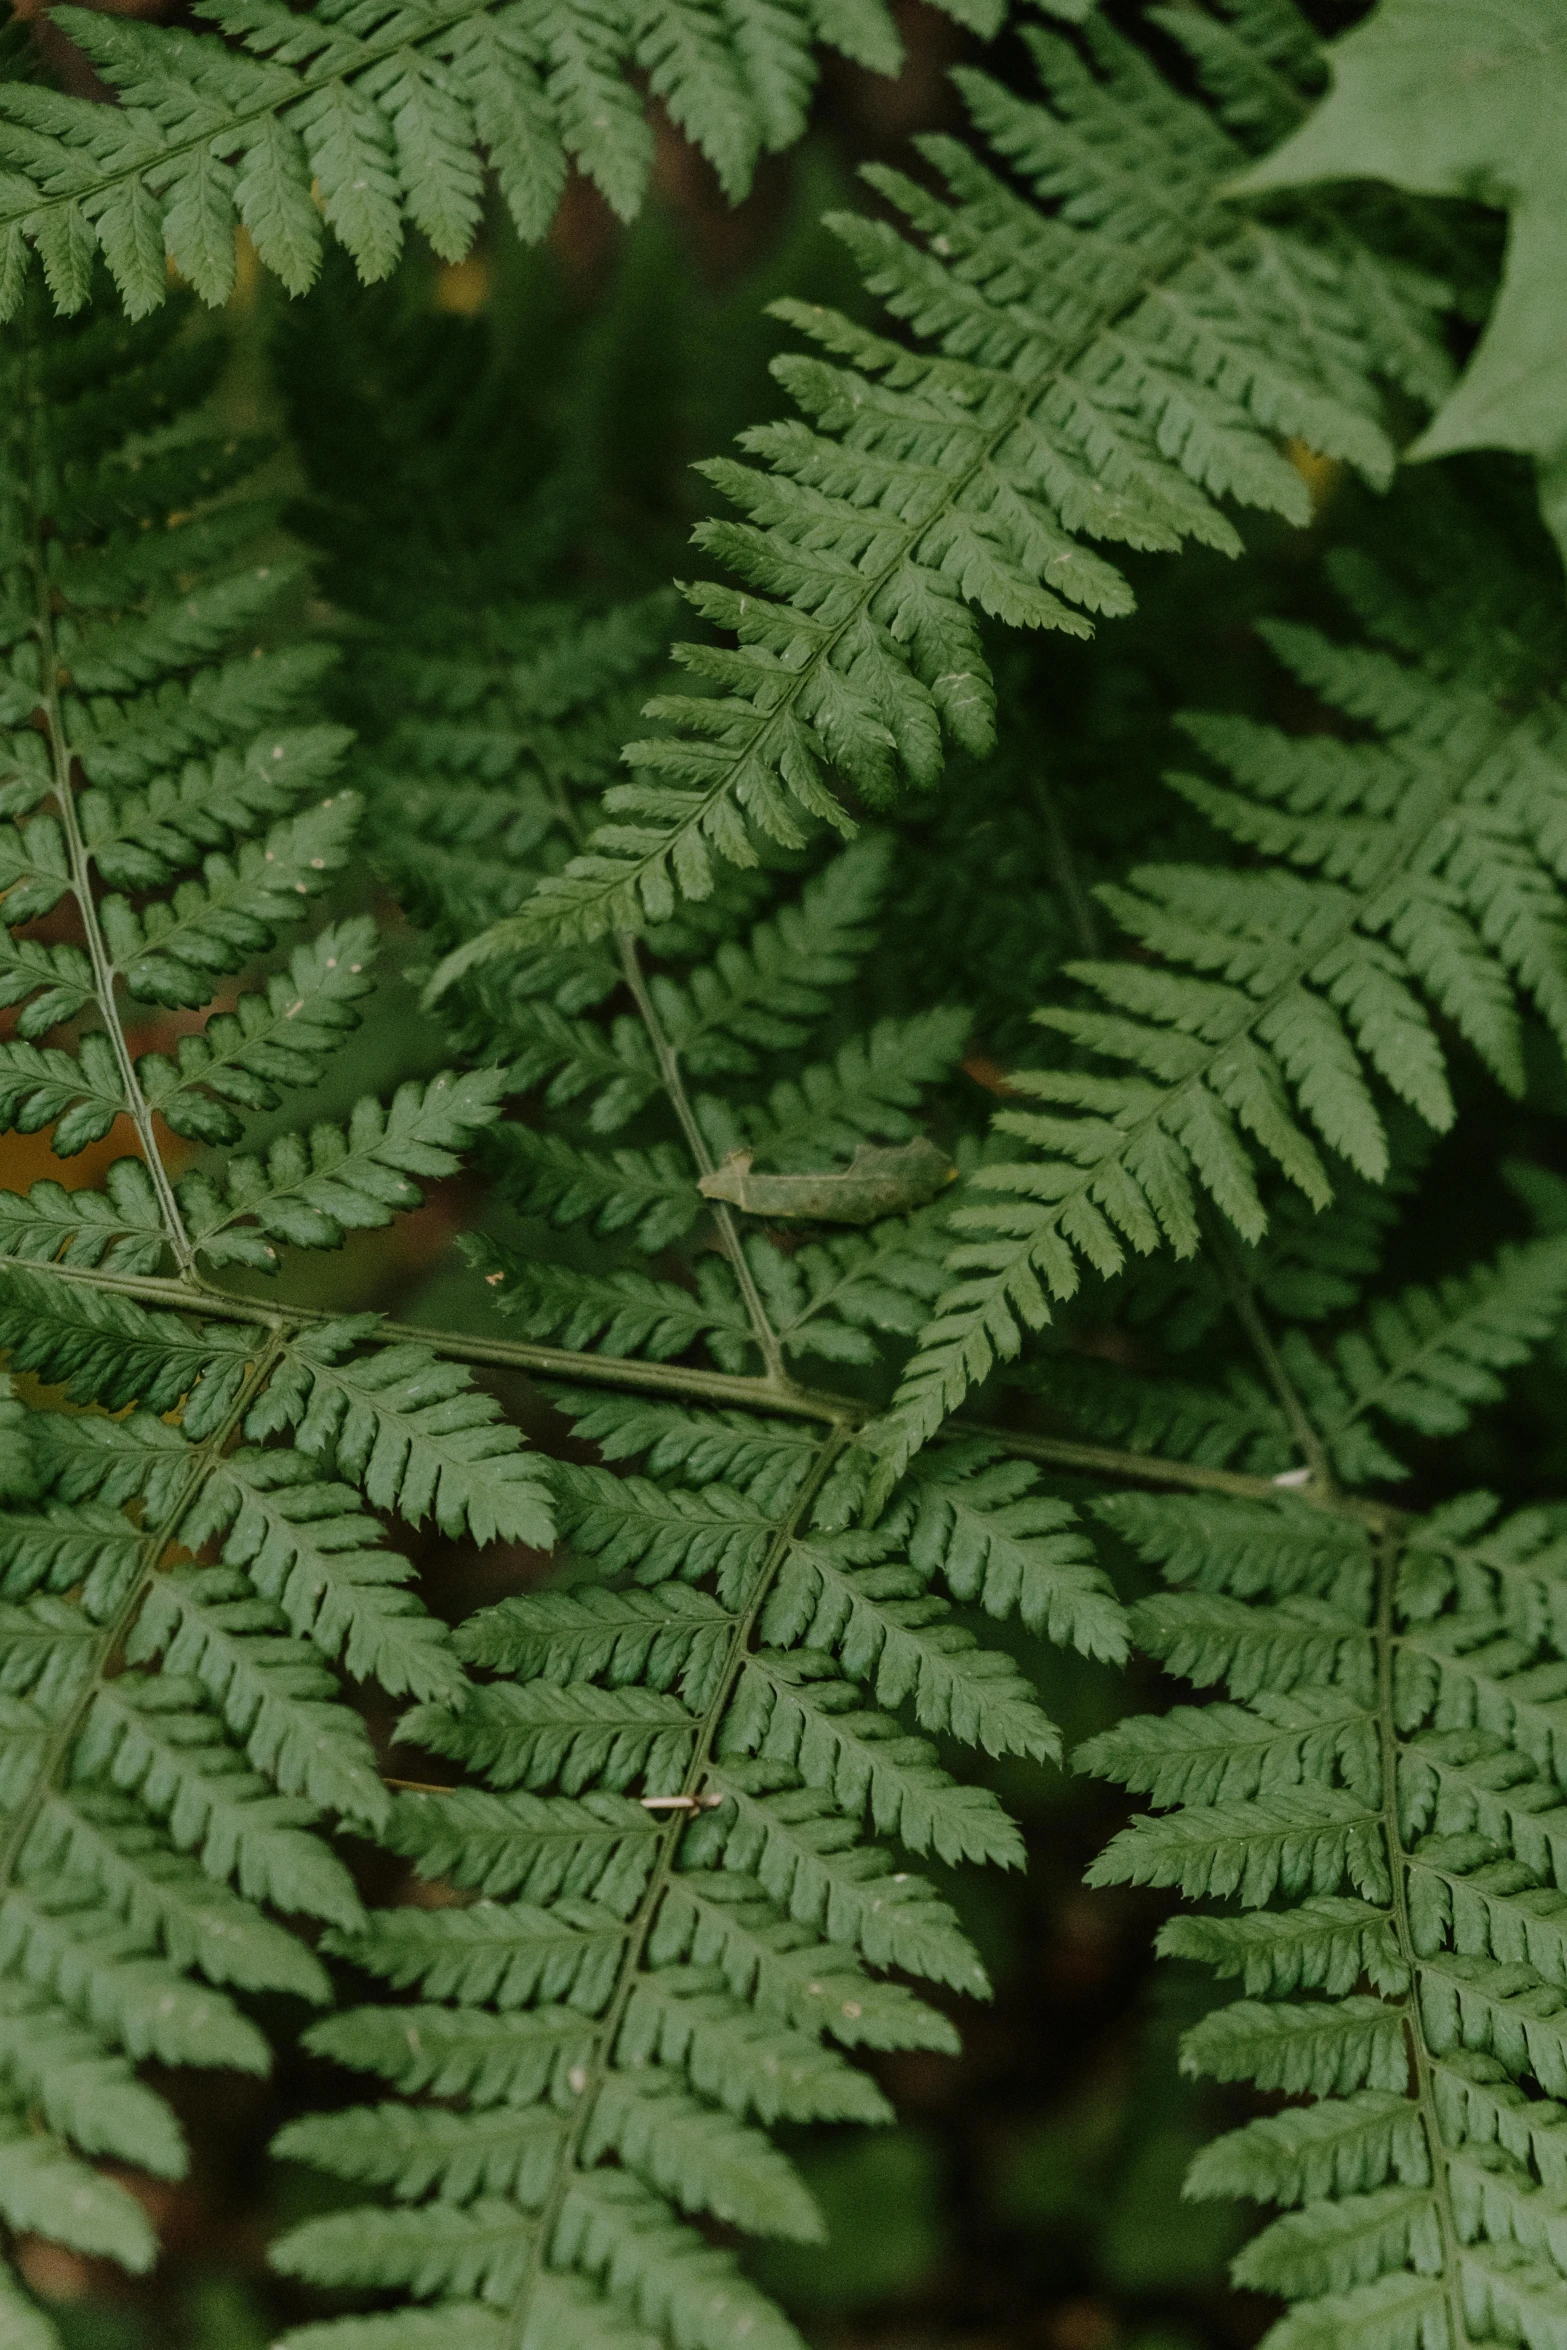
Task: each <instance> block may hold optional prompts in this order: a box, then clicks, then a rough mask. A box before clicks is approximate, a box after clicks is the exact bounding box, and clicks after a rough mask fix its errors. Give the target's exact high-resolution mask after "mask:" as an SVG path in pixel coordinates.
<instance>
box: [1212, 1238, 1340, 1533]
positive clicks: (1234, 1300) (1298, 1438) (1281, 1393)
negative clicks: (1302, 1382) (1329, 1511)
mask: <svg viewBox="0 0 1567 2350" xmlns="http://www.w3.org/2000/svg"><path fill="white" fill-rule="evenodd" d="M1203 1223H1204V1225H1205V1226H1206V1228H1207V1234H1208V1246H1209V1248H1210V1249H1211V1250H1212V1251H1213V1261H1214V1265H1215V1268H1216V1269H1217V1272H1218V1275H1219V1286H1220V1287H1221V1288H1222V1290H1223V1291H1224V1294H1225V1297H1226V1298H1227V1299H1228V1301H1229V1305H1230V1310H1231V1312H1232V1313H1233V1314H1234V1316H1235V1319H1236V1321H1237V1322H1238V1323H1239V1324H1240V1326H1241V1328H1242V1330H1243V1331H1244V1332H1245V1334H1246V1339H1247V1343H1248V1344H1249V1346H1250V1347H1251V1351H1252V1353H1253V1354H1254V1355H1255V1356H1256V1358H1257V1362H1258V1364H1259V1366H1260V1368H1261V1370H1262V1374H1263V1377H1264V1378H1265V1379H1266V1380H1267V1382H1268V1385H1269V1386H1270V1387H1271V1388H1272V1390H1273V1393H1274V1397H1275V1399H1276V1401H1277V1403H1278V1406H1279V1409H1280V1410H1281V1411H1282V1412H1283V1414H1284V1417H1285V1419H1286V1420H1287V1421H1288V1422H1289V1428H1290V1434H1291V1435H1292V1436H1293V1437H1294V1439H1295V1443H1296V1445H1297V1447H1298V1449H1299V1452H1300V1457H1301V1459H1302V1460H1303V1461H1304V1462H1305V1464H1306V1467H1307V1469H1308V1470H1309V1471H1310V1473H1311V1482H1312V1484H1313V1485H1314V1486H1315V1487H1316V1488H1317V1490H1318V1491H1319V1492H1321V1493H1323V1494H1326V1495H1328V1496H1330V1497H1331V1496H1334V1495H1336V1494H1337V1492H1338V1481H1337V1479H1336V1478H1335V1477H1334V1474H1333V1463H1332V1461H1331V1460H1330V1458H1329V1457H1328V1449H1327V1446H1326V1445H1325V1444H1324V1443H1323V1441H1322V1438H1321V1436H1320V1435H1319V1434H1318V1432H1317V1427H1316V1423H1315V1422H1314V1421H1313V1419H1312V1417H1311V1414H1310V1413H1309V1412H1308V1411H1307V1409H1306V1405H1305V1401H1304V1398H1303V1397H1302V1395H1301V1392H1300V1390H1299V1388H1298V1387H1297V1386H1296V1385H1295V1382H1294V1380H1293V1379H1292V1378H1291V1377H1290V1375H1289V1372H1288V1371H1287V1370H1286V1368H1285V1365H1284V1358H1283V1356H1282V1355H1281V1354H1280V1353H1279V1350H1278V1348H1277V1346H1276V1345H1275V1344H1274V1340H1273V1333H1272V1331H1271V1330H1270V1329H1269V1328H1268V1325H1267V1323H1266V1322H1265V1321H1264V1320H1263V1318H1262V1309H1261V1307H1260V1306H1259V1305H1258V1303H1257V1292H1256V1290H1255V1288H1254V1287H1253V1286H1252V1282H1251V1278H1250V1276H1249V1274H1248V1273H1247V1271H1246V1268H1245V1266H1244V1265H1243V1264H1242V1262H1241V1260H1240V1257H1239V1256H1238V1254H1237V1253H1236V1249H1235V1246H1234V1243H1233V1242H1232V1240H1231V1238H1230V1235H1229V1233H1228V1232H1227V1231H1226V1230H1225V1229H1224V1227H1223V1226H1222V1225H1221V1224H1220V1222H1219V1219H1218V1217H1217V1216H1216V1215H1214V1214H1211V1213H1205V1214H1204V1216H1203Z"/></svg>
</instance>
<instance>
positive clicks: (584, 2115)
mask: <svg viewBox="0 0 1567 2350" xmlns="http://www.w3.org/2000/svg"><path fill="white" fill-rule="evenodd" d="M850 1435H851V1424H850V1423H849V1422H848V1421H846V1420H839V1421H836V1422H835V1423H834V1424H833V1426H832V1427H830V1428H829V1429H828V1430H827V1432H826V1434H825V1435H824V1437H823V1439H822V1442H821V1444H820V1445H819V1446H818V1448H817V1452H816V1457H815V1459H814V1460H813V1461H812V1463H811V1467H810V1472H809V1474H808V1475H807V1477H806V1478H805V1480H804V1482H803V1483H802V1485H801V1487H800V1490H799V1492H798V1493H797V1494H796V1495H795V1498H794V1501H793V1504H792V1505H791V1507H790V1510H789V1513H788V1516H787V1517H786V1518H785V1519H784V1520H783V1522H782V1523H781V1524H780V1526H779V1527H778V1530H777V1532H776V1533H775V1535H774V1536H773V1540H772V1543H771V1546H770V1548H769V1550H768V1553H767V1557H766V1558H765V1560H764V1561H763V1563H762V1566H761V1568H760V1569H759V1571H758V1573H757V1578H756V1584H755V1588H754V1589H753V1591H752V1593H751V1596H750V1598H749V1600H748V1601H747V1602H746V1605H745V1609H744V1611H743V1613H742V1614H741V1615H740V1616H739V1617H738V1618H737V1620H736V1622H735V1624H734V1627H733V1630H732V1631H731V1633H730V1638H729V1662H728V1664H727V1666H726V1667H725V1670H724V1674H723V1677H722V1679H721V1681H720V1682H719V1685H718V1687H717V1689H716V1690H715V1691H714V1693H713V1696H712V1699H711V1701H710V1702H709V1705H708V1708H707V1711H706V1713H705V1714H704V1715H703V1717H702V1719H701V1722H700V1724H699V1725H698V1728H697V1732H696V1736H695V1737H694V1738H693V1740H692V1743H691V1759H690V1762H689V1763H688V1764H687V1766H686V1775H685V1781H684V1784H683V1785H682V1787H681V1789H680V1794H681V1795H682V1796H684V1797H686V1798H688V1799H690V1800H689V1801H688V1802H687V1803H684V1804H682V1805H681V1807H680V1808H679V1809H678V1810H675V1811H672V1812H671V1814H670V1818H669V1824H668V1826H667V1827H666V1828H665V1829H664V1831H663V1833H662V1836H661V1839H660V1843H659V1851H658V1858H657V1859H656V1861H655V1862H654V1864H653V1868H652V1871H651V1873H650V1875H649V1877H648V1882H647V1886H646V1888H645V1890H644V1892H643V1895H642V1899H641V1902H640V1903H639V1905H638V1907H637V1910H636V1913H635V1915H634V1918H633V1922H632V1925H631V1930H630V1932H629V1934H628V1936H627V1939H626V1948H625V1953H624V1955H623V1957H622V1959H621V1964H620V1975H619V1978H618V1980H617V1982H616V1985H615V1989H614V1993H613V1995H612V1997H611V1999H610V2003H609V2006H608V2008H607V2009H606V2010H605V2014H604V2021H603V2025H602V2028H601V2029H600V2031H599V2034H598V2038H597V2045H596V2048H595V2053H594V2058H593V2065H592V2070H591V2072H590V2075H589V2078H588V2080H587V2081H586V2082H585V2083H584V2086H583V2088H582V2091H581V2094H580V2096H579V2099H578V2105H577V2116H576V2119H575V2120H574V2121H573V2123H572V2125H571V2128H570V2130H569V2131H568V2133H567V2136H566V2140H565V2143H564V2145H563V2147H562V2149H561V2156H560V2162H559V2166H558V2168H557V2170H556V2173H555V2177H554V2180H553V2182H552V2184H551V2187H550V2192H549V2196H548V2199H547V2200H546V2202H545V2203H544V2205H543V2207H542V2209H541V2211H540V2213H539V2222H538V2229H537V2233H536V2234H535V2236H534V2239H533V2246H532V2253H531V2257H530V2259H529V2262H528V2267H527V2270H526V2272H525V2274H524V2276H523V2278H522V2281H521V2283H520V2284H519V2286H518V2288H517V2292H516V2295H515V2297H514V2298H513V2300H512V2302H511V2305H510V2307H509V2309H508V2310H507V2312H506V2330H505V2333H504V2335H503V2337H502V2350H521V2346H522V2341H523V2337H524V2334H525V2333H526V2330H527V2324H528V2315H529V2305H530V2303H531V2300H532V2297H533V2292H534V2289H535V2287H536V2285H537V2283H538V2280H539V2277H540V2275H541V2273H542V2272H543V2270H544V2268H545V2267H546V2266H547V2265H548V2261H549V2247H550V2242H551V2239H552V2237H553V2236H554V2234H555V2231H556V2228H557V2227H558V2226H559V2224H560V2217H561V2212H562V2210H563V2208H564V2206H565V2200H566V2197H567V2195H568V2193H569V2192H570V2188H571V2180H572V2174H573V2173H574V2171H575V2170H576V2169H577V2167H578V2162H579V2158H580V2154H581V2150H582V2142H583V2139H584V2136H585V2135H586V2132H587V2127H588V2124H589V2122H590V2121H591V2119H592V2116H593V2106H594V2103H595V2101H596V2098H597V2094H598V2091H599V2090H600V2089H601V2088H602V2087H603V2084H604V2080H605V2077H606V2075H607V2073H608V2071H609V2068H610V2066H611V2064H612V2063H613V2061H614V2054H615V2043H616V2041H617V2039H618V2038H619V2036H620V2027H621V2025H622V2023H623V2022H624V2020H625V2014H626V2009H627V2007H628V2006H629V2005H630V2003H631V1997H632V1994H633V1992H634V1991H635V1990H636V1987H637V1977H638V1975H639V1974H640V1972H641V1969H642V1961H643V1958H644V1956H645V1954H646V1951H647V1945H648V1938H649V1936H650V1935H651V1933H652V1931H653V1926H654V1922H655V1920H656V1918H657V1916H658V1912H659V1908H660V1906H661V1904H662V1901H663V1898H664V1892H665V1888H666V1887H667V1886H668V1883H669V1880H670V1878H671V1876H672V1875H673V1873H674V1866H675V1857H676V1854H677V1853H678V1851H679V1848H680V1838H681V1835H682V1832H683V1830H684V1828H685V1825H686V1822H687V1820H688V1819H689V1818H690V1816H691V1814H692V1812H694V1811H695V1810H696V1809H697V1808H699V1804H700V1798H701V1795H702V1782H703V1780H704V1779H705V1778H706V1776H707V1773H708V1771H709V1769H710V1768H711V1765H712V1760H713V1741H714V1740H715V1738H716V1737H717V1735H718V1731H719V1728H720V1725H721V1724H722V1722H723V1718H724V1715H725V1713H726V1712H727V1711H728V1709H729V1702H730V1699H731V1698H732V1697H733V1695H734V1692H735V1684H736V1683H737V1681H738V1680H739V1678H740V1674H741V1672H742V1670H743V1669H744V1665H745V1658H746V1654H747V1651H748V1650H749V1647H750V1644H751V1639H752V1636H753V1634H754V1632H755V1630H756V1625H757V1621H758V1618H759V1617H760V1615H761V1612H762V1609H763V1608H764V1607H765V1606H766V1604H767V1599H768V1595H769V1593H770V1592H771V1590H772V1587H773V1583H774V1580H775V1578H776V1576H777V1574H778V1570H779V1568H780V1567H781V1566H782V1564H783V1562H784V1559H785V1557H786V1556H787V1554H788V1550H789V1546H790V1544H791V1543H792V1542H793V1540H794V1538H795V1535H796V1534H797V1533H798V1531H799V1528H800V1525H801V1522H802V1521H803V1519H804V1518H805V1517H806V1516H807V1514H808V1513H809V1511H810V1509H811V1506H812V1504H813V1503H814V1502H815V1500H816V1497H817V1495H818V1494H819V1493H820V1492H821V1489H822V1487H823V1485H824V1484H825V1483H826V1482H827V1478H828V1475H829V1473H830V1472H831V1469H832V1466H833V1463H834V1461H835V1460H836V1459H837V1458H838V1455H839V1453H840V1452H841V1451H842V1450H843V1448H844V1445H845V1444H846V1443H847V1442H848V1441H849V1438H850Z"/></svg>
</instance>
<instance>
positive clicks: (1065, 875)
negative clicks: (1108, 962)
mask: <svg viewBox="0 0 1567 2350" xmlns="http://www.w3.org/2000/svg"><path fill="white" fill-rule="evenodd" d="M1034 801H1035V805H1036V806H1037V807H1038V809H1039V814H1040V818H1041V821H1042V823H1043V825H1044V833H1045V847H1046V850H1047V852H1048V854H1049V858H1050V870H1051V873H1052V875H1053V876H1054V879H1055V885H1056V888H1057V889H1058V890H1059V891H1060V893H1061V902H1062V904H1063V905H1064V906H1065V908H1066V912H1067V919H1068V921H1069V922H1070V924H1071V926H1072V929H1073V930H1074V932H1075V933H1076V935H1077V945H1078V952H1079V953H1080V954H1084V955H1091V956H1098V955H1102V954H1103V953H1104V932H1103V929H1102V927H1101V925H1100V921H1099V909H1098V908H1097V906H1096V905H1095V904H1094V901H1093V898H1092V897H1091V896H1090V894H1089V890H1088V886H1087V884H1086V882H1085V881H1084V879H1083V876H1082V874H1081V872H1080V871H1079V870H1078V863H1077V854H1076V851H1075V850H1074V849H1073V847H1072V839H1071V835H1070V834H1069V832H1068V831H1067V828H1066V825H1065V823H1064V822H1063V821H1062V816H1061V803H1060V801H1059V800H1058V799H1057V797H1056V795H1055V791H1054V789H1053V787H1052V785H1051V782H1050V778H1049V776H1048V775H1046V774H1045V773H1044V772H1043V771H1042V770H1041V772H1040V774H1039V775H1038V776H1036V778H1035V780H1034Z"/></svg>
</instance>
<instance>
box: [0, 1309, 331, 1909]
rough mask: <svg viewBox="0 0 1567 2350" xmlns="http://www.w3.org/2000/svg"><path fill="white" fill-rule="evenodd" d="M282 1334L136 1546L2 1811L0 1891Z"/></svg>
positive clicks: (264, 1377) (268, 1371)
mask: <svg viewBox="0 0 1567 2350" xmlns="http://www.w3.org/2000/svg"><path fill="white" fill-rule="evenodd" d="M284 1338H285V1333H284V1332H283V1331H282V1330H278V1331H275V1332H274V1333H273V1335H272V1337H271V1338H270V1339H269V1340H268V1342H267V1344H266V1345H265V1346H264V1347H262V1348H261V1349H260V1351H259V1352H258V1354H257V1355H256V1358H255V1360H254V1361H253V1362H252V1363H251V1365H250V1368H249V1370H248V1371H247V1372H246V1374H245V1377H244V1380H243V1381H242V1382H241V1385H240V1387H239V1390H238V1392H237V1394H236V1395H235V1398H234V1401H233V1403H232V1404H231V1405H230V1406H229V1409H228V1411H227V1412H226V1413H225V1414H224V1416H223V1418H222V1420H221V1421H220V1422H219V1424H218V1426H217V1427H216V1428H214V1429H213V1431H212V1433H211V1435H210V1436H206V1437H203V1439H202V1441H201V1443H200V1444H199V1445H197V1446H196V1447H195V1451H194V1457H193V1459H192V1461H191V1463H190V1467H189V1469H188V1470H187V1472H186V1475H185V1477H184V1479H183V1480H182V1482H181V1484H180V1488H179V1491H178V1492H177V1493H176V1495H175V1497H174V1499H173V1501H172V1502H171V1503H170V1504H169V1507H168V1509H167V1510H166V1511H165V1512H164V1514H163V1516H162V1517H161V1518H160V1519H159V1521H158V1523H157V1524H156V1525H155V1526H154V1527H152V1529H151V1530H150V1532H149V1533H148V1534H147V1536H146V1538H145V1540H144V1541H143V1543H142V1545H141V1550H140V1554H139V1563H138V1567H137V1572H136V1573H135V1575H134V1576H133V1577H132V1579H131V1582H130V1584H129V1586H128V1588H127V1590H126V1592H125V1595H124V1597H123V1598H122V1599H121V1601H120V1604H119V1606H118V1607H117V1608H116V1609H115V1611H114V1614H113V1615H112V1616H111V1617H110V1618H109V1619H108V1621H107V1622H106V1623H104V1624H102V1625H100V1626H99V1628H98V1636H97V1638H96V1640H95V1641H94V1642H93V1645H92V1657H91V1661H90V1663H89V1665H88V1668H87V1670H86V1671H85V1672H84V1673H83V1675H82V1679H81V1687H80V1689H79V1690H78V1691H77V1694H76V1696H75V1698H74V1699H73V1700H72V1702H71V1704H70V1705H69V1706H67V1707H66V1708H65V1710H64V1711H63V1713H62V1714H61V1716H60V1719H59V1720H58V1721H57V1722H55V1723H54V1724H52V1725H51V1728H50V1732H49V1736H48V1737H47V1739H45V1740H44V1742H43V1750H42V1755H41V1758H40V1761H39V1765H38V1769H37V1771H36V1772H35V1773H34V1776H33V1781H32V1785H31V1786H30V1787H29V1788H28V1790H27V1793H26V1794H25V1795H24V1796H23V1797H22V1798H21V1800H20V1802H19V1803H18V1804H17V1805H16V1806H15V1808H14V1809H13V1810H12V1811H11V1812H9V1813H8V1815H7V1818H6V1824H5V1832H4V1834H3V1835H0V1890H3V1889H4V1888H5V1887H7V1886H8V1885H9V1884H10V1882H11V1878H12V1875H13V1873H14V1871H15V1869H16V1865H17V1863H18V1861H19V1860H20V1859H21V1856H22V1852H23V1850H24V1848H25V1846H26V1843H27V1839H28V1837H29V1836H30V1834H31V1833H32V1830H33V1826H34V1824H35V1822H36V1820H37V1818H38V1814H39V1812H40V1811H41V1809H42V1808H43V1803H44V1799H45V1797H46V1796H47V1795H49V1794H50V1793H51V1792H52V1790H53V1789H54V1787H55V1785H56V1783H57V1781H58V1779H59V1776H60V1774H61V1772H62V1771H63V1770H64V1769H65V1767H66V1765H67V1764H68V1762H69V1760H70V1757H71V1752H72V1749H73V1748H74V1746H75V1744H76V1741H77V1739H78V1737H79V1736H80V1735H81V1732H82V1729H83V1727H84V1726H85V1723H86V1720H87V1716H88V1714H89V1713H90V1712H91V1710H92V1706H93V1702H94V1700H95V1698H96V1697H97V1694H98V1688H99V1684H100V1683H101V1681H102V1679H103V1674H104V1668H105V1666H106V1665H107V1664H108V1663H109V1661H110V1660H111V1658H112V1657H113V1656H114V1654H115V1651H116V1650H117V1649H118V1648H119V1647H120V1645H121V1643H122V1642H123V1641H124V1639H125V1636H126V1634H127V1633H128V1632H129V1631H130V1628H131V1626H132V1624H133V1623H134V1622H135V1621H136V1617H137V1615H138V1613H139V1611H140V1609H141V1604H142V1601H143V1600H144V1599H145V1598H146V1596H147V1592H148V1589H149V1587H150V1586H151V1583H152V1580H153V1577H154V1576H155V1575H156V1574H157V1572H158V1567H159V1563H160V1561H161V1560H162V1558H163V1554H164V1552H165V1551H166V1550H167V1549H168V1547H169V1545H170V1543H172V1542H173V1540H174V1538H175V1536H176V1535H177V1533H178V1532H179V1529H180V1527H181V1525H182V1524H183V1523H184V1520H185V1518H186V1515H187V1514H188V1512H189V1510H190V1507H191V1504H192V1503H193V1502H194V1501H195V1499H196V1497H197V1495H198V1494H199V1493H200V1491H201V1488H202V1487H203V1485H205V1483H206V1481H207V1479H208V1478H209V1477H210V1476H211V1474H212V1472H213V1470H214V1469H215V1468H216V1467H217V1465H218V1462H219V1461H220V1460H221V1459H222V1457H223V1454H224V1453H225V1452H226V1451H227V1449H228V1447H229V1445H230V1444H231V1443H232V1441H233V1439H234V1437H235V1435H236V1434H237V1433H238V1430H239V1427H240V1424H241V1422H242V1421H243V1419H244V1417H245V1414H246V1413H247V1412H248V1411H249V1409H250V1407H251V1405H252V1404H253V1403H254V1401H255V1399H256V1397H257V1395H258V1394H259V1393H260V1391H261V1389H262V1388H263V1387H264V1386H265V1385H266V1383H267V1381H268V1379H270V1378H271V1376H272V1372H273V1369H274V1367H275V1365H276V1362H277V1358H278V1356H279V1354H280V1353H281V1352H282V1349H283V1345H284Z"/></svg>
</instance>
